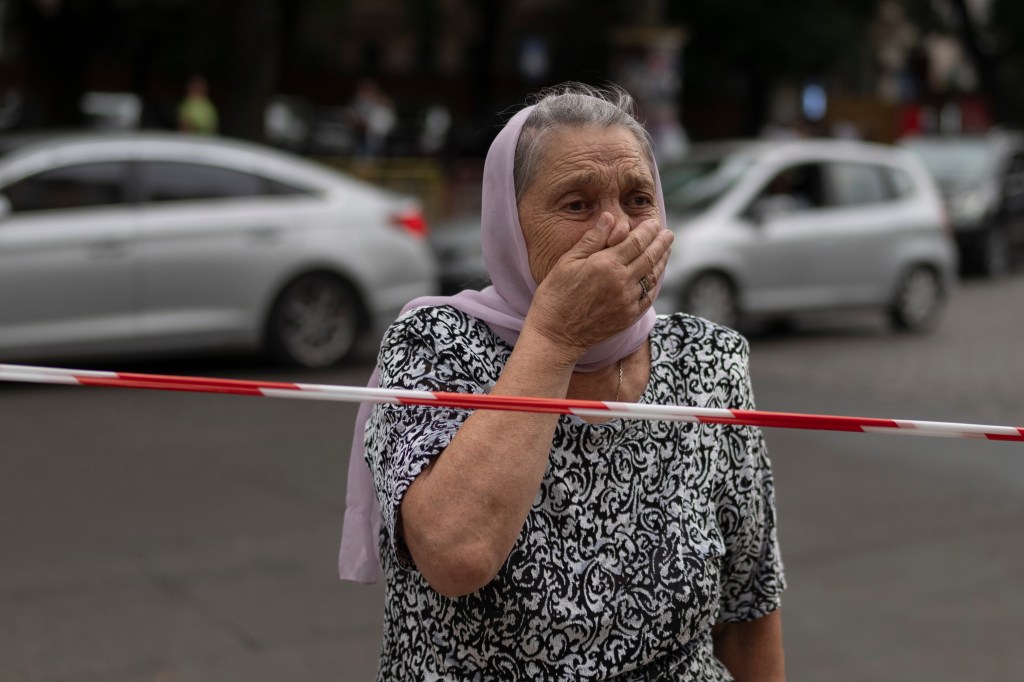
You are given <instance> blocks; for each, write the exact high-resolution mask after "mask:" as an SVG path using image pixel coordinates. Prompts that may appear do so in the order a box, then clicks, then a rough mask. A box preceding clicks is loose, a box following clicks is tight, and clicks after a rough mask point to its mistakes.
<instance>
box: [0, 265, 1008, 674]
mask: <svg viewBox="0 0 1024 682" xmlns="http://www.w3.org/2000/svg"><path fill="white" fill-rule="evenodd" d="M1022 300H1024V276H1022V275H1017V276H1015V277H1013V278H1010V279H1008V280H1004V281H1002V282H998V283H987V282H969V283H968V284H967V285H965V286H964V288H963V289H962V290H961V291H960V292H958V295H957V297H956V298H955V300H954V302H953V305H952V306H951V309H950V310H949V314H948V316H947V319H946V320H945V323H944V325H943V326H942V327H941V328H940V329H939V330H938V331H936V332H935V333H934V334H932V335H930V336H926V337H899V336H893V335H891V334H889V333H888V332H887V331H885V330H884V328H883V327H882V326H880V325H879V324H878V323H877V321H876V320H874V319H872V318H871V317H870V316H858V317H856V318H852V317H841V318H833V319H827V320H815V321H813V322H812V323H810V324H807V325H802V326H799V327H798V328H797V329H796V330H795V331H791V332H788V333H785V334H775V335H770V336H755V337H754V338H753V339H752V345H753V353H754V354H753V363H754V379H755V389H756V391H757V394H758V404H759V406H760V407H762V408H764V409H776V410H794V411H805V412H823V413H833V414H858V415H870V416H893V417H906V418H917V419H938V420H955V421H974V422H979V421H980V422H988V423H1005V424H1018V425H1020V424H1024V410H1022V406H1024V399H1022V398H1024V387H1022V378H1024V360H1022V358H1021V356H1020V354H1019V352H1020V349H1021V345H1020V339H1021V338H1022V337H1024V316H1022V315H1020V312H1019V311H1020V302H1021V301H1022ZM120 368H123V369H131V370H134V371H152V372H164V373H180V374H205V375H210V376H228V377H239V378H260V379H268V380H300V381H309V382H324V383H337V384H355V383H361V382H363V381H364V380H365V378H366V376H367V374H368V372H369V367H368V365H367V364H366V363H360V364H358V365H356V366H351V367H348V368H344V369H340V370H334V371H330V372H319V373H310V372H288V371H283V370H280V369H276V368H272V367H268V366H265V365H262V364H259V363H257V362H254V361H244V360H243V361H238V360H232V361H227V360H223V359H220V360H218V359H216V358H213V359H210V358H207V359H201V360H191V361H180V362H174V363H160V364H152V363H151V364H146V365H138V364H133V365H131V366H130V367H127V366H123V367H120ZM0 415H2V416H0V681H2V682H22V681H35V680H38V681H46V682H58V681H61V682H63V681H68V682H72V681H74V682H90V681H94V680H95V681H99V680H103V681H104V682H106V681H109V682H128V681H133V682H134V681H151V682H183V681H188V682H233V681H236V680H237V681H242V680H245V681H246V682H261V681H271V680H275V681H277V680H282V681H283V680H287V681H289V682H307V681H308V682H314V681H316V682H319V681H321V680H366V679H371V678H372V676H373V672H374V670H375V658H376V654H377V648H378V645H379V627H380V614H379V611H380V609H379V601H380V599H381V591H380V589H379V587H362V586H356V585H350V584H345V583H341V582H339V581H338V580H337V579H336V577H335V557H336V551H337V539H338V532H339V529H340V526H341V517H342V491H343V490H344V478H345V476H344V470H345V463H346V457H345V454H346V450H347V442H348V440H349V438H350V433H351V432H350V425H351V421H352V418H353V416H354V408H353V407H352V406H348V405H341V404H332V403H312V402H305V401H286V400H271V399H259V398H242V397H228V396H206V395H193V394H179V393H158V392H141V391H125V390H117V389H93V388H88V389H87V388H70V387H54V386H27V385H13V384H11V385H0ZM767 437H768V442H769V447H770V449H771V452H772V458H773V462H774V466H775V471H776V478H777V485H778V494H779V513H780V521H781V535H782V543H783V552H784V557H785V559H786V564H787V575H788V579H789V583H790V588H789V590H788V592H787V594H786V596H785V598H784V606H783V612H784V623H785V638H786V646H787V656H788V663H789V671H790V679H792V680H835V681H838V682H843V681H846V680H849V681H851V682H852V681H853V680H857V681H862V680H894V681H895V680H900V681H904V680H927V681H931V682H944V681H946V680H949V681H952V680H957V681H960V680H965V679H970V680H1006V679H1021V678H1024V652H1022V651H1021V650H1020V647H1019V639H1020V637H1019V633H1020V632H1021V631H1022V630H1024V615H1022V614H1024V589H1022V588H1021V587H1020V586H1019V583H1020V578H1019V576H1021V575H1022V574H1024V542H1021V540H1020V532H1019V528H1020V526H1021V522H1022V521H1024V446H1022V445H1020V444H1006V443H991V442H983V441H970V440H945V439H931V438H908V437H898V436H881V435H861V434H835V433H823V432H805V431H785V430H769V431H768V432H767Z"/></svg>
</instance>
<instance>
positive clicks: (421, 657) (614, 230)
mask: <svg viewBox="0 0 1024 682" xmlns="http://www.w3.org/2000/svg"><path fill="white" fill-rule="evenodd" d="M664 224H665V217H664V214H663V212H662V201H661V188H660V184H659V180H658V173H657V168H656V166H655V164H654V160H653V154H652V151H651V146H650V142H649V138H648V136H647V134H646V133H645V131H644V129H643V127H642V126H641V125H640V124H639V123H638V122H637V120H636V119H635V118H634V116H633V115H632V101H631V100H630V99H629V97H628V95H626V94H625V93H623V92H621V91H619V90H616V89H610V90H593V89H588V88H586V87H584V86H579V85H574V84H571V85H568V86H562V87H560V88H556V89H554V90H551V91H548V92H547V93H542V96H541V97H540V98H539V99H538V101H537V102H536V104H535V105H533V106H529V107H527V108H525V109H523V110H522V111H520V112H519V113H517V114H516V115H515V116H513V117H512V118H511V120H509V122H508V123H507V124H506V126H505V127H504V128H503V130H502V131H501V132H500V133H499V135H498V136H497V138H496V139H495V141H494V143H493V145H492V146H491V148H490V151H489V152H488V155H487V160H486V164H485V169H484V187H483V226H482V229H483V242H484V249H485V251H484V256H485V260H486V262H487V266H488V269H489V271H490V274H491V277H492V281H493V286H492V287H491V288H488V289H486V290H484V291H482V292H469V291H467V292H462V293H461V294H459V295H457V296H454V297H451V298H437V299H426V300H420V301H416V302H414V303H413V304H411V305H410V306H409V309H408V310H407V312H406V313H405V314H403V315H402V316H401V317H400V318H399V319H398V321H396V322H395V324H394V325H393V326H392V327H391V329H390V330H389V331H388V333H387V334H386V336H385V338H384V341H383V344H382V348H381V351H380V356H379V359H378V373H379V374H378V379H379V384H380V385H381V386H383V387H395V388H399V387H400V388H409V389H423V390H430V391H454V392H469V393H491V394H494V395H508V396H542V397H550V398H580V399H593V400H614V401H635V402H640V403H662V404H679V405H697V406H702V407H739V408H750V407H751V406H752V404H753V402H752V397H751V391H750V386H749V378H748V365H747V345H746V342H745V341H744V339H743V338H742V337H741V336H740V335H738V334H737V333H735V332H733V331H731V330H729V329H725V328H722V327H718V326H715V325H713V324H711V323H709V322H707V321H704V320H701V319H698V318H694V317H690V316H687V315H684V314H674V315H670V316H663V317H659V316H656V315H655V313H654V311H653V309H652V302H653V299H654V297H655V295H656V292H657V289H658V282H659V281H660V279H661V275H662V273H663V272H664V270H665V265H666V262H667V260H668V255H669V249H670V247H671V244H672V232H671V231H669V230H667V229H665V227H664ZM369 413H370V410H369V408H367V409H366V410H365V412H364V413H363V417H364V418H365V417H366V416H367V415H368V416H369V419H368V421H367V422H366V423H365V434H364V435H365V439H363V440H361V442H357V443H356V447H355V452H356V454H357V455H359V454H362V453H361V449H362V448H361V447H360V445H362V444H365V461H366V463H367V464H368V465H369V469H370V472H372V480H373V486H374V489H375V492H376V500H377V502H378V503H379V507H380V511H379V512H376V513H377V514H379V516H376V517H375V518H366V511H365V510H363V511H362V512H361V511H360V510H359V509H356V508H354V507H353V505H352V504H351V498H352V497H353V489H352V485H353V484H352V481H350V508H349V510H348V512H347V513H346V536H347V537H346V538H345V539H344V540H343V546H342V569H343V570H342V572H343V575H345V577H350V578H355V579H367V578H371V579H372V577H373V576H372V573H373V571H372V567H371V566H370V565H369V564H372V557H370V554H371V553H372V552H370V551H369V550H367V548H366V546H365V545H364V546H362V547H360V546H359V542H360V540H365V539H366V538H365V535H366V529H365V524H366V523H370V525H375V526H377V527H378V528H379V535H378V537H377V538H374V539H375V540H378V541H379V552H380V554H379V556H380V561H381V564H382V566H383V572H384V575H385V579H386V603H385V622H384V644H383V651H382V654H381V662H380V674H379V679H380V680H388V681H392V680H579V679H600V680H607V679H614V680H655V679H657V680H695V681H696V680H701V681H707V680H729V679H736V680H781V679H783V678H784V671H783V667H784V666H783V653H782V639H781V624H780V619H779V600H780V593H781V592H782V590H783V587H784V579H783V575H782V565H781V560H780V556H779V550H778V544H777V539H776V531H775V510H774V493H773V485H772V477H771V472H770V468H769V462H768V457H767V454H766V452H765V447H764V442H763V440H762V438H761V435H760V433H759V432H758V431H757V430H756V429H753V428H749V427H737V426H722V425H707V424H697V423H683V422H657V421H639V420H637V421H631V420H621V419H610V420H603V421H602V420H599V419H581V418H579V417H576V416H559V415H553V414H533V413H516V412H498V411H486V410H481V411H475V412H470V411H466V410H457V409H433V408H425V407H411V406H400V405H379V406H377V407H375V408H373V409H372V414H369ZM360 429H362V427H361V426H360ZM360 435H363V434H362V431H361V430H360ZM357 440H360V439H359V438H358V436H357ZM357 485H358V484H357ZM356 506H358V505H356ZM360 514H362V516H360ZM360 522H363V524H364V528H362V529H359V528H356V526H358V525H359V524H360ZM360 534H361V535H362V537H360Z"/></svg>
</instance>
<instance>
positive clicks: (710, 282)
mask: <svg viewBox="0 0 1024 682" xmlns="http://www.w3.org/2000/svg"><path fill="white" fill-rule="evenodd" d="M686 298H687V300H686V312H688V313H690V314H691V315H696V316H697V317H703V318H704V319H705V320H711V321H712V322H717V323H718V324H722V325H725V326H727V327H732V326H735V324H736V304H735V302H734V300H733V293H732V287H730V286H729V283H728V282H727V281H725V279H723V278H722V277H716V276H713V275H707V276H704V277H700V278H698V279H697V280H696V281H695V282H694V283H693V284H691V285H690V289H689V292H688V294H687V297H686Z"/></svg>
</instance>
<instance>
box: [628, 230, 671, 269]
mask: <svg viewBox="0 0 1024 682" xmlns="http://www.w3.org/2000/svg"><path fill="white" fill-rule="evenodd" d="M674 240H675V235H674V234H673V233H672V231H671V230H663V229H659V230H658V232H656V233H655V234H654V237H653V238H652V239H651V241H650V242H649V243H648V244H647V245H646V246H645V248H644V250H643V251H642V252H640V253H639V254H638V255H637V257H636V258H634V259H633V260H632V261H630V262H629V263H627V265H626V268H627V270H628V271H629V273H630V275H631V276H633V277H636V278H637V279H640V277H642V276H643V275H649V274H650V273H651V272H653V271H654V268H655V266H656V265H657V264H658V262H659V261H660V260H662V259H663V258H667V257H668V254H669V252H670V251H671V249H672V242H673V241H674Z"/></svg>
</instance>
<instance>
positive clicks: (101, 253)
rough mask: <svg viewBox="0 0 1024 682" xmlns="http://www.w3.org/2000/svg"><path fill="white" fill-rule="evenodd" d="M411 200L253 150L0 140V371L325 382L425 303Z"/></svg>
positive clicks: (165, 140) (148, 136) (167, 143)
mask: <svg viewBox="0 0 1024 682" xmlns="http://www.w3.org/2000/svg"><path fill="white" fill-rule="evenodd" d="M425 233H426V223H425V221H424V219H423V215H422V213H421V211H420V206H419V204H418V202H417V201H415V200H413V199H410V198H409V197H404V196H399V195H395V194H392V193H389V192H386V191H384V190H381V189H378V188H376V187H373V186H371V185H368V184H366V183H363V182H360V181H358V180H355V179H353V178H350V177H348V176H346V175H343V174H341V173H338V172H334V171H332V170H330V169H328V168H326V167H323V166H321V165H318V164H315V163H312V162H309V161H305V160H302V159H299V158H297V157H294V156H291V155H288V154H284V153H281V152H278V151H275V150H271V149H268V148H265V147H262V146H259V145H253V144H248V143H242V142H232V141H228V140H224V139H216V138H209V137H192V136H185V135H178V134H172V133H164V134H161V133H106V134H103V133H97V134H80V135H65V136H45V137H41V136H40V137H35V138H31V137H30V138H22V137H14V138H5V139H0V359H2V360H4V361H25V360H33V361H34V360H39V359H47V358H55V357H76V358H77V357H84V356H92V355H97V354H99V355H104V356H110V355H118V354H124V353H139V352H142V353H147V354H153V353H167V352H171V351H182V350H194V349H221V348H222V349H249V350H257V349H266V350H269V351H271V352H272V353H273V354H274V355H275V356H276V357H277V358H278V359H280V360H282V361H284V362H287V363H291V364H295V365H300V366H307V367H324V366H329V365H332V364H334V363H336V362H338V361H340V360H342V359H343V358H345V357H346V356H348V355H349V354H350V352H351V351H352V350H353V349H354V348H355V347H356V345H357V341H359V340H360V339H361V338H362V337H364V336H365V335H370V334H377V333H379V332H380V331H381V330H382V329H383V328H384V327H386V326H387V325H388V324H389V323H390V322H391V321H392V320H393V319H394V318H395V316H396V315H397V313H398V311H399V310H400V309H401V307H402V306H403V305H404V304H405V303H406V302H407V301H409V300H410V299H412V298H414V297H417V296H421V295H426V294H431V293H434V292H436V291H437V288H438V272H437V264H436V259H435V258H434V256H433V253H432V252H431V251H430V249H429V247H428V245H427V243H426V240H425V239H424V237H425Z"/></svg>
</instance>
